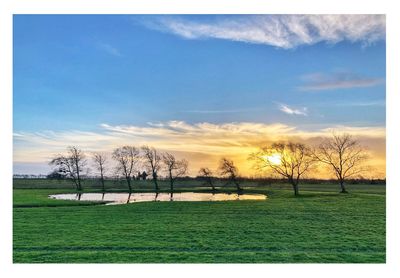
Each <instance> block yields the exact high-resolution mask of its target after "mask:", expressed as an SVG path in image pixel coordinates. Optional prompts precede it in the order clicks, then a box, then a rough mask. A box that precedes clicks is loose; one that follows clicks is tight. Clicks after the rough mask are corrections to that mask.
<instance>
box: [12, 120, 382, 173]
mask: <svg viewBox="0 0 400 278" xmlns="http://www.w3.org/2000/svg"><path fill="white" fill-rule="evenodd" d="M333 131H335V132H336V133H342V132H346V133H349V134H352V135H353V136H354V137H355V138H357V139H358V140H359V141H360V143H361V144H362V145H363V146H364V147H366V148H367V149H368V153H369V156H370V159H369V160H368V163H367V165H368V166H370V167H371V169H372V170H371V171H369V172H368V173H365V174H363V176H364V177H368V178H384V177H385V176H386V155H385V149H386V144H385V140H386V139H385V138H386V135H385V128H382V127H346V126H334V127H330V128H326V127H325V128H322V129H317V130H313V131H306V130H301V129H299V128H296V127H294V126H289V125H285V124H278V123H277V124H262V123H250V122H237V123H226V124H211V123H206V122H204V123H198V124H189V123H186V122H182V121H170V122H165V123H148V124H147V125H146V126H111V125H107V124H102V125H101V126H100V128H99V129H98V130H97V131H95V132H94V131H91V132H88V131H77V130H73V131H63V132H50V131H49V132H41V133H26V132H22V133H14V164H18V163H33V164H34V163H42V164H46V163H48V161H49V160H50V159H51V158H52V157H53V156H54V155H56V154H58V153H63V152H65V149H66V147H67V146H69V145H75V146H78V147H79V148H81V149H82V150H83V151H85V152H86V154H87V155H88V156H90V153H91V152H95V151H96V152H97V151H101V152H106V153H111V151H112V150H113V149H114V148H116V147H119V146H123V145H133V146H136V147H140V146H141V145H145V144H146V145H149V146H154V147H155V148H157V149H159V150H160V151H168V152H171V153H173V154H175V155H176V156H177V157H178V158H185V159H187V160H188V161H189V174H190V175H196V174H197V171H198V170H199V168H200V167H209V168H210V169H212V170H214V171H215V170H216V169H217V167H218V162H219V160H220V159H221V157H228V158H230V159H232V160H233V161H234V162H235V163H236V165H237V166H238V168H239V172H240V174H241V175H243V176H259V175H267V174H268V173H260V172H257V171H256V170H254V168H253V167H252V166H253V162H252V161H249V160H248V156H249V154H250V153H252V152H254V151H256V150H257V149H258V147H260V146H263V145H266V144H270V143H272V142H277V141H294V142H302V143H306V144H308V145H310V146H316V145H317V144H318V143H319V142H321V140H322V139H323V138H324V137H327V136H331V135H332V132H333ZM49 170H50V168H49ZM309 177H318V178H321V177H322V178H327V177H331V176H329V175H328V174H327V172H326V171H325V170H323V169H321V170H320V171H314V172H313V173H310V174H309Z"/></svg>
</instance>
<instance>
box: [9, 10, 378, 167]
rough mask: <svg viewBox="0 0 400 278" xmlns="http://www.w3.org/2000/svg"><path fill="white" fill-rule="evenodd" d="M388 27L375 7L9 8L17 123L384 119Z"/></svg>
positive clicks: (81, 127) (82, 127)
mask: <svg viewBox="0 0 400 278" xmlns="http://www.w3.org/2000/svg"><path fill="white" fill-rule="evenodd" d="M382 21H383V23H382ZM327 22H328V23H327ZM343 22H345V24H344V23H343ZM364 23H365V24H364ZM322 24H325V25H324V26H328V27H329V28H328V30H331V31H332V32H331V31H329V32H327V31H322V30H323V29H322V27H321V26H322ZM326 24H328V25H326ZM363 24H364V25H363ZM382 24H383V27H382ZM270 26H277V27H276V28H275V29H273V28H272V29H271V28H270ZM362 26H364V27H365V26H366V27H365V28H361V27H362ZM304 28H305V29H304ZM319 28H321V29H319ZM382 28H383V31H382ZM384 28H385V26H384V18H383V19H382V17H381V16H380V17H379V16H378V17H371V18H368V16H367V17H364V18H363V17H354V18H351V17H349V16H347V17H346V18H339V17H338V18H333V19H332V18H319V17H316V18H311V19H310V18H308V17H305V18H295V19H292V18H290V17H269V16H223V15H219V16H201V15H196V16H183V15H175V16H134V15H116V16H103V15H98V16H95V15H69V16H65V15H63V16H61V15H33V16H30V15H16V16H14V47H13V50H14V92H13V96H14V98H13V101H14V111H13V115H14V118H13V121H14V132H15V133H16V134H17V135H22V134H24V136H27V137H29V136H31V137H32V136H38V134H39V136H42V135H43V133H46V132H50V133H51V135H49V134H50V133H49V134H47V135H46V136H47V137H46V136H45V137H46V138H49V137H51V139H52V140H54V141H57V140H59V139H60V138H56V137H57V135H54V134H66V133H68V132H72V131H73V132H77V131H80V132H94V133H97V134H100V135H103V134H104V132H105V131H104V126H105V125H107V126H110V127H117V126H119V127H121V126H123V127H146V126H149V123H152V124H162V123H167V122H171V121H181V122H184V123H186V124H188V125H196V124H199V123H209V124H215V125H216V126H219V125H223V124H226V123H261V124H265V125H274V124H283V125H287V126H290V127H294V128H296V129H301V131H304V132H306V131H310V132H313V131H315V132H317V131H319V130H321V129H323V128H329V127H332V126H346V127H348V128H366V127H368V128H384V127H385V67H386V64H385V55H386V54H385V48H386V43H385V39H384V37H385V34H384ZM285 32H286V33H285ZM26 140H28V139H26ZM24 142H26V141H23V142H21V141H19V140H17V139H15V140H14V143H15V147H14V150H15V152H17V153H18V150H20V149H22V148H23V147H24V146H26V143H24ZM108 146H110V144H108ZM36 147H37V146H36ZM31 148H32V149H33V148H35V146H32V147H31ZM49 155H50V154H49ZM41 159H42V158H41ZM17 160H18V161H20V162H23V161H21V160H23V159H22V158H19V159H17ZM33 160H34V159H32V161H33ZM39 160H40V159H39V158H37V159H36V160H35V161H36V162H40V163H43V161H39ZM24 169H25V168H24Z"/></svg>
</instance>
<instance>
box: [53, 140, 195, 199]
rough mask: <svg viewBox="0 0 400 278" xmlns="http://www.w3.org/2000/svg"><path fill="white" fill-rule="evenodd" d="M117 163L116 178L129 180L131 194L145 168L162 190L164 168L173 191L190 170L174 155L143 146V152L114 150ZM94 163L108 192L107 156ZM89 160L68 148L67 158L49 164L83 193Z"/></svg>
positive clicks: (129, 148)
mask: <svg viewBox="0 0 400 278" xmlns="http://www.w3.org/2000/svg"><path fill="white" fill-rule="evenodd" d="M111 157H112V159H113V160H114V161H115V165H116V166H115V168H114V170H115V174H117V175H120V176H122V177H123V178H124V179H125V180H126V184H127V186H128V190H129V191H130V192H131V191H132V180H133V179H134V178H135V177H134V173H135V172H137V171H138V169H139V167H140V166H144V167H145V168H146V170H147V171H148V172H151V175H152V180H153V183H154V188H155V190H156V191H158V190H159V186H158V175H159V172H160V170H161V169H162V168H164V169H165V172H166V173H167V175H168V179H169V182H170V188H171V191H172V190H173V187H174V183H175V181H176V179H177V178H179V177H181V176H184V175H185V174H186V173H187V170H188V165H189V163H188V161H187V160H185V159H181V160H179V159H177V158H176V157H175V156H174V155H173V154H171V153H168V152H165V153H158V151H157V150H156V149H155V148H153V147H149V146H142V147H141V148H140V149H138V148H136V147H134V146H123V147H119V148H116V149H114V151H113V152H112V155H111ZM92 161H93V164H94V165H95V168H96V170H97V171H98V173H99V174H100V181H101V185H102V189H103V191H105V174H106V172H107V171H109V167H110V165H109V157H108V156H107V154H106V153H93V155H92ZM87 163H88V161H87V157H86V155H85V154H84V152H83V151H82V150H80V149H79V148H77V147H76V146H70V147H68V148H67V155H61V154H59V155H57V156H56V157H55V158H53V159H52V160H51V161H50V165H52V166H54V167H55V169H54V172H53V173H56V174H57V175H61V176H63V177H65V178H68V179H71V180H72V181H73V183H74V184H75V187H76V189H77V190H79V191H80V190H82V181H81V176H82V173H83V172H84V169H85V167H86V166H87Z"/></svg>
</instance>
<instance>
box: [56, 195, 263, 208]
mask: <svg viewBox="0 0 400 278" xmlns="http://www.w3.org/2000/svg"><path fill="white" fill-rule="evenodd" d="M49 198H51V199H56V200H75V201H95V202H106V203H107V205H119V204H129V203H136V202H158V201H160V202H165V201H174V202H177V201H178V202H180V201H191V202H208V201H242V200H266V199H267V196H266V195H263V194H235V193H231V194H229V193H195V192H183V193H131V194H130V193H81V194H79V193H72V194H56V195H49Z"/></svg>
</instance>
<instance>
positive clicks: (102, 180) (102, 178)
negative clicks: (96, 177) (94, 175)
mask: <svg viewBox="0 0 400 278" xmlns="http://www.w3.org/2000/svg"><path fill="white" fill-rule="evenodd" d="M101 186H102V189H103V192H105V191H106V189H105V186H104V176H103V173H101Z"/></svg>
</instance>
